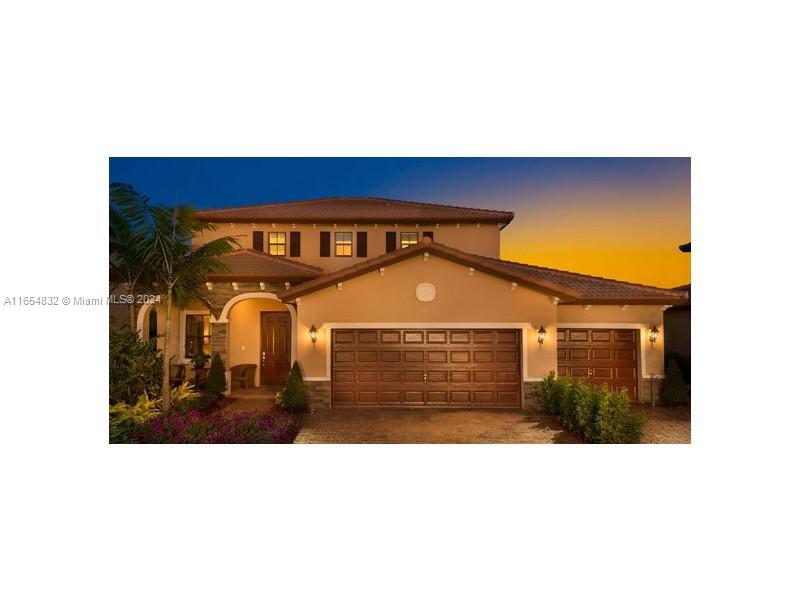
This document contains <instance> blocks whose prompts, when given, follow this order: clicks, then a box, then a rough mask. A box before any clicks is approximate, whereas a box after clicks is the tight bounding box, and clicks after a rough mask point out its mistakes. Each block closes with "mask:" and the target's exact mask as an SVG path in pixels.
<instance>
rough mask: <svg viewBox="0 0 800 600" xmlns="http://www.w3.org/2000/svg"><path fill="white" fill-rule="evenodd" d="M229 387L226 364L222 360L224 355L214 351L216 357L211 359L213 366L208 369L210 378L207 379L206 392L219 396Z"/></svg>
mask: <svg viewBox="0 0 800 600" xmlns="http://www.w3.org/2000/svg"><path fill="white" fill-rule="evenodd" d="M227 387H228V385H227V383H226V381H225V364H224V363H223V362H222V357H221V356H220V355H219V352H215V353H214V358H212V359H211V368H210V369H209V370H208V379H207V380H206V392H208V394H210V395H212V396H216V397H219V396H221V395H222V393H223V392H224V391H225V389H226V388H227Z"/></svg>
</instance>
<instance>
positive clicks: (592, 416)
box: [541, 373, 646, 444]
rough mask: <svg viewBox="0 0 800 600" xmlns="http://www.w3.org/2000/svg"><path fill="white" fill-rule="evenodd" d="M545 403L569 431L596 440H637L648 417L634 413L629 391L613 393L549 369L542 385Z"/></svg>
mask: <svg viewBox="0 0 800 600" xmlns="http://www.w3.org/2000/svg"><path fill="white" fill-rule="evenodd" d="M541 395H542V406H543V407H544V410H545V412H548V413H550V414H552V415H555V416H557V417H558V418H559V420H560V421H561V424H562V425H563V426H564V427H565V428H566V429H569V430H570V431H575V432H577V433H580V434H581V435H583V437H584V439H585V440H586V441H587V442H591V443H596V444H635V443H638V442H639V440H640V439H641V435H642V429H643V427H644V423H645V420H646V417H645V415H644V414H642V413H635V414H634V413H632V412H631V409H630V402H629V400H628V394H627V392H616V393H612V392H611V391H610V390H609V389H608V387H607V386H605V385H604V386H602V387H596V386H591V385H589V384H588V383H587V382H586V381H585V380H572V379H569V378H560V379H556V377H555V374H554V373H550V375H548V376H547V378H546V379H545V380H544V382H543V383H542V386H541Z"/></svg>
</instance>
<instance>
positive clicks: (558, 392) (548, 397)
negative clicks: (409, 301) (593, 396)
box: [539, 371, 572, 416]
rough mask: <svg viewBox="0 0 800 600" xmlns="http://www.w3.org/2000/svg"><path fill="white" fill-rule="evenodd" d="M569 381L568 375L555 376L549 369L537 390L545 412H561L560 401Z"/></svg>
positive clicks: (554, 413)
mask: <svg viewBox="0 0 800 600" xmlns="http://www.w3.org/2000/svg"><path fill="white" fill-rule="evenodd" d="M571 381H572V380H571V379H570V378H569V377H561V378H556V375H555V373H553V372H552V371H550V374H549V375H548V376H547V377H546V378H545V380H544V381H543V382H542V386H541V388H540V390H539V393H540V395H541V397H542V406H543V408H544V410H545V412H548V413H550V414H551V415H556V416H558V415H560V414H561V408H562V403H563V402H564V398H565V397H566V395H567V393H568V392H569V388H570V385H571Z"/></svg>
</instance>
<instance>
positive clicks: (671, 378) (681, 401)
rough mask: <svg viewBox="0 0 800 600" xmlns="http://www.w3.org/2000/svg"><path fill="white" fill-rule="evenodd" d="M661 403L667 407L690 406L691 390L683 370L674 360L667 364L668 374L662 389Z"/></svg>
mask: <svg viewBox="0 0 800 600" xmlns="http://www.w3.org/2000/svg"><path fill="white" fill-rule="evenodd" d="M661 403H662V404H665V405H667V406H680V405H685V404H689V388H687V387H686V383H684V381H683V375H681V368H680V366H679V365H678V362H677V361H676V360H675V359H674V358H671V359H670V360H669V363H667V373H666V376H665V378H664V384H663V387H662V388H661Z"/></svg>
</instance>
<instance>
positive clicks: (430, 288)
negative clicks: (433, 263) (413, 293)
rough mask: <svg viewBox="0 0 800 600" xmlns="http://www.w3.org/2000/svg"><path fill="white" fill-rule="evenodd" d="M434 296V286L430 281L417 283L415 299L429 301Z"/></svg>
mask: <svg viewBox="0 0 800 600" xmlns="http://www.w3.org/2000/svg"><path fill="white" fill-rule="evenodd" d="M434 298H436V286H435V285H433V284H432V283H418V284H417V300H419V301H420V302H430V301H432V300H433V299H434Z"/></svg>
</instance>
